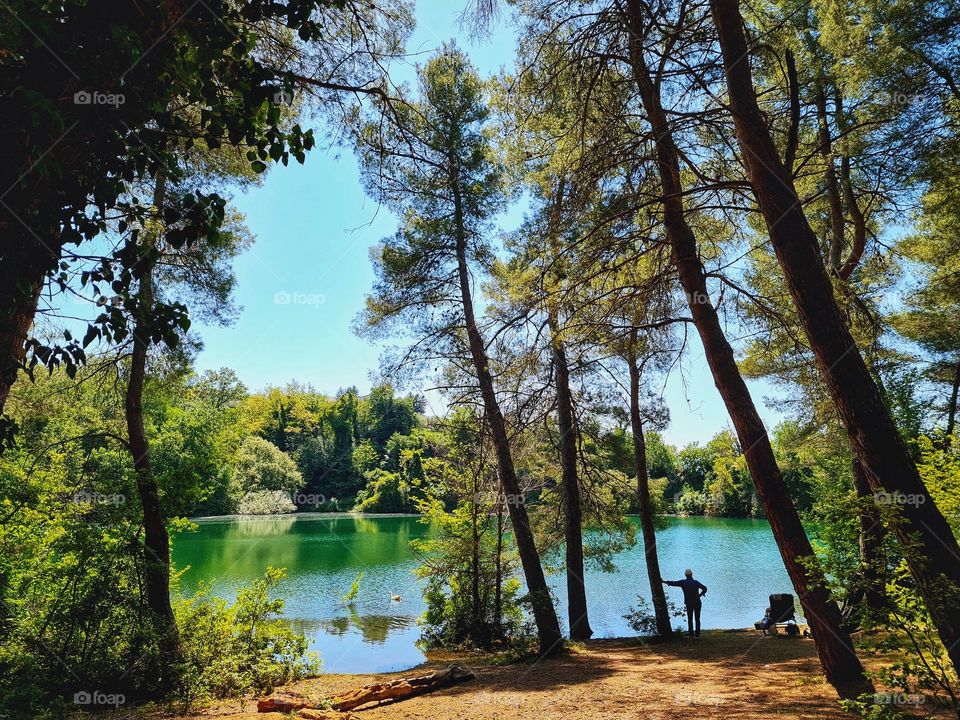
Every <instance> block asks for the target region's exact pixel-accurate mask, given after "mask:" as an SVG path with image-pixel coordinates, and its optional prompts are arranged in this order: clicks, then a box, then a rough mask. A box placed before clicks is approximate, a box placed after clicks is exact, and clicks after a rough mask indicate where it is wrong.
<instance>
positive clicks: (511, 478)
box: [451, 178, 563, 655]
mask: <svg viewBox="0 0 960 720" xmlns="http://www.w3.org/2000/svg"><path fill="white" fill-rule="evenodd" d="M451 185H452V187H453V195H454V207H455V209H454V214H455V218H454V223H455V226H456V254H457V274H458V280H459V284H460V299H461V302H462V305H463V320H464V324H465V325H466V329H467V342H468V344H469V346H470V355H471V358H472V360H473V366H474V370H475V371H476V373H477V384H478V385H479V386H480V395H481V397H482V398H483V408H484V412H485V414H486V418H487V425H488V426H489V428H490V436H491V439H492V441H493V447H494V451H495V453H496V456H497V471H498V474H499V476H500V486H501V488H502V489H503V493H504V495H505V496H506V503H507V512H509V513H510V522H511V524H512V526H513V537H514V540H515V542H516V543H517V553H518V554H519V556H520V565H521V566H522V567H523V576H524V579H525V580H526V582H527V592H528V593H529V595H530V604H531V606H532V608H533V619H534V622H535V623H536V626H537V638H538V640H539V644H540V653H541V654H543V655H549V654H551V653H555V652H557V651H559V650H560V649H561V648H562V647H563V635H561V633H560V623H559V622H558V620H557V611H556V609H555V608H554V606H553V599H552V598H551V596H550V589H549V588H548V587H547V579H546V576H545V575H544V574H543V566H542V565H541V564H540V554H539V553H538V552H537V546H536V543H535V542H534V539H533V529H532V528H531V527H530V518H529V516H528V515H527V508H526V506H525V505H524V502H523V492H522V489H521V487H520V480H519V478H518V477H517V471H516V468H515V467H514V464H513V455H512V453H511V452H510V437H509V435H508V434H507V425H506V421H505V420H504V419H503V413H502V412H501V410H500V402H499V401H498V400H497V394H496V391H495V390H494V387H493V376H492V375H491V374H490V361H489V358H488V357H487V349H486V346H485V345H484V342H483V337H482V336H481V335H480V328H479V327H478V326H477V320H476V315H475V313H474V309H473V296H472V293H471V290H470V270H469V268H468V266H467V239H466V230H465V229H464V224H463V208H462V202H461V199H460V193H459V191H458V189H457V183H456V179H455V178H454V179H453V181H452V182H451Z"/></svg>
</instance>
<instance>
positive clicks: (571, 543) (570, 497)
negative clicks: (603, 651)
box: [550, 315, 593, 640]
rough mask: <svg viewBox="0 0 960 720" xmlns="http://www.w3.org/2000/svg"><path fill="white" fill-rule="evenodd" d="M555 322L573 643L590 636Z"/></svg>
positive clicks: (567, 399)
mask: <svg viewBox="0 0 960 720" xmlns="http://www.w3.org/2000/svg"><path fill="white" fill-rule="evenodd" d="M557 333H558V330H557V321H556V318H555V317H554V316H553V315H551V316H550V336H551V337H550V342H551V350H552V352H553V369H554V373H555V377H556V383H557V424H558V425H559V428H560V465H561V469H562V473H561V475H562V482H561V484H562V486H563V530H564V533H563V534H564V545H565V552H566V565H567V611H568V619H569V621H570V638H571V639H572V640H589V639H590V636H591V635H593V630H592V629H591V628H590V619H589V617H588V614H587V589H586V586H585V585H584V581H583V511H582V508H581V505H580V479H579V477H578V473H577V460H578V457H577V455H578V453H577V427H576V420H575V419H574V415H573V395H572V393H571V392H570V368H569V366H568V364H567V353H566V350H565V349H564V347H563V340H562V339H561V338H560V337H559V336H558V334H557Z"/></svg>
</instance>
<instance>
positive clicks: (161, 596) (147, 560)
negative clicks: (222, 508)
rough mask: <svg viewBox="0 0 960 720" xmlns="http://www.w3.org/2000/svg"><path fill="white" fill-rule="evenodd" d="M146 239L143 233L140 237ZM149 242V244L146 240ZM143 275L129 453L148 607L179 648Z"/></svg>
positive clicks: (148, 276) (148, 278) (129, 398)
mask: <svg viewBox="0 0 960 720" xmlns="http://www.w3.org/2000/svg"><path fill="white" fill-rule="evenodd" d="M163 197H164V181H163V179H162V178H158V180H157V185H156V188H155V190H154V205H155V207H157V208H158V209H159V208H160V207H161V206H162V204H163ZM141 237H142V238H145V239H146V238H147V237H148V233H147V232H146V231H144V232H142V233H141ZM148 242H149V240H148ZM143 262H146V263H149V265H148V267H146V268H145V269H144V271H143V275H142V276H141V278H140V284H139V288H138V291H137V293H138V298H137V301H138V309H139V313H138V317H137V318H136V321H135V325H134V328H133V333H132V334H133V354H132V357H131V360H130V378H129V380H128V382H127V393H126V398H125V410H126V418H127V435H128V437H129V441H130V454H131V456H132V457H133V467H134V471H135V472H136V480H137V492H138V493H139V495H140V503H141V505H142V506H143V534H144V541H143V550H144V564H145V572H144V575H145V584H146V593H147V606H148V607H149V608H150V609H151V610H152V611H153V612H154V614H155V615H156V616H157V619H158V620H159V622H160V623H161V625H162V628H161V630H162V632H163V633H164V645H165V646H166V647H168V648H170V647H177V646H178V645H179V642H178V636H177V626H176V622H175V620H174V617H173V607H172V606H171V604H170V538H169V537H168V535H167V528H166V523H165V521H164V517H163V512H162V510H161V509H160V495H159V492H158V491H157V484H156V481H155V479H154V477H153V468H152V466H151V463H150V446H149V443H148V442H147V435H146V432H145V430H144V423H143V385H144V379H145V376H146V365H147V351H148V349H149V347H150V328H149V320H148V318H149V314H150V311H151V307H152V306H153V263H152V262H150V261H148V260H146V259H144V260H143Z"/></svg>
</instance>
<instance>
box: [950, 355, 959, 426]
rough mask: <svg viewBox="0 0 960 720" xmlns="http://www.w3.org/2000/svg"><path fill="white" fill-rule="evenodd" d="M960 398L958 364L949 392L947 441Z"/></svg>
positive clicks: (954, 421) (955, 419) (953, 424)
mask: <svg viewBox="0 0 960 720" xmlns="http://www.w3.org/2000/svg"><path fill="white" fill-rule="evenodd" d="M958 396H960V362H958V363H957V365H956V367H955V368H954V370H953V388H952V389H951V391H950V405H949V406H948V407H947V439H948V440H947V441H948V442H949V438H950V436H951V435H953V429H954V428H955V427H956V421H957V398H958Z"/></svg>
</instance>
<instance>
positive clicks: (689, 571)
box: [683, 568, 693, 577]
mask: <svg viewBox="0 0 960 720" xmlns="http://www.w3.org/2000/svg"><path fill="white" fill-rule="evenodd" d="M683 574H684V575H686V576H687V577H693V570H691V569H690V568H687V569H686V570H684V571H683Z"/></svg>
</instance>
